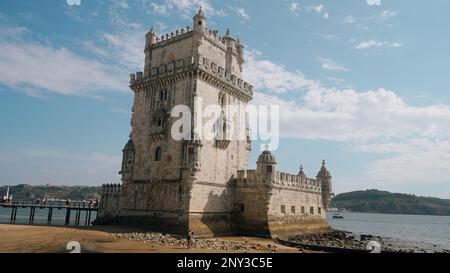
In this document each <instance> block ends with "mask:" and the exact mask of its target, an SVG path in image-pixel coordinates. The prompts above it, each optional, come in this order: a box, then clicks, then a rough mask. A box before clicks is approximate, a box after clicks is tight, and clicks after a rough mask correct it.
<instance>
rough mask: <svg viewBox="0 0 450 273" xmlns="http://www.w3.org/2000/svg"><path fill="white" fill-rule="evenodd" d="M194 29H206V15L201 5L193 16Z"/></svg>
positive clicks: (198, 30)
mask: <svg viewBox="0 0 450 273" xmlns="http://www.w3.org/2000/svg"><path fill="white" fill-rule="evenodd" d="M194 30H195V31H197V32H205V31H206V17H205V14H204V13H203V10H202V7H200V8H199V10H198V12H197V14H196V15H195V16H194Z"/></svg>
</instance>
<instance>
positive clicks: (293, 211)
mask: <svg viewBox="0 0 450 273" xmlns="http://www.w3.org/2000/svg"><path fill="white" fill-rule="evenodd" d="M291 213H292V214H295V206H291Z"/></svg>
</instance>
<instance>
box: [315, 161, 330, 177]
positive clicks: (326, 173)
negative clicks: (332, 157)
mask: <svg viewBox="0 0 450 273" xmlns="http://www.w3.org/2000/svg"><path fill="white" fill-rule="evenodd" d="M317 176H320V177H331V174H330V172H329V171H328V169H327V167H326V166H325V160H323V161H322V167H321V168H320V171H319V172H318V173H317Z"/></svg>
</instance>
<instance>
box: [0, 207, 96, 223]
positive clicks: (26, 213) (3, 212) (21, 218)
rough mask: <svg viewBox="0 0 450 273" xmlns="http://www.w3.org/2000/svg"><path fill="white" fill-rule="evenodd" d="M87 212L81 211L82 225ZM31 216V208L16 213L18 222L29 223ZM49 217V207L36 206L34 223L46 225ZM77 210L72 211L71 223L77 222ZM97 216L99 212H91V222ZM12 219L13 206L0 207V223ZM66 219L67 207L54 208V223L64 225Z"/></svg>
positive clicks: (8, 221)
mask: <svg viewBox="0 0 450 273" xmlns="http://www.w3.org/2000/svg"><path fill="white" fill-rule="evenodd" d="M85 216H86V214H85V212H84V211H82V212H81V216H80V226H84V221H85ZM29 217H30V208H19V209H18V210H17V215H16V223H17V224H28V219H29ZM47 217H48V209H39V208H36V211H35V214H34V224H37V225H46V224H47ZM75 217H76V212H75V211H74V210H72V211H71V213H70V224H71V225H74V223H75ZM95 218H97V212H95V211H92V212H91V222H92V221H94V220H95ZM10 219H11V208H3V207H0V223H3V224H7V223H10ZM65 220H66V209H64V208H62V209H56V208H55V209H53V216H52V225H64V224H65Z"/></svg>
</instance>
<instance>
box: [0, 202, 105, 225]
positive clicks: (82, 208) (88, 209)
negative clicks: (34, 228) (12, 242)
mask: <svg viewBox="0 0 450 273" xmlns="http://www.w3.org/2000/svg"><path fill="white" fill-rule="evenodd" d="M0 206H2V207H4V208H11V223H12V224H14V223H15V222H16V218H17V211H18V210H19V209H27V208H29V209H30V216H29V220H28V223H29V224H33V223H34V219H35V217H34V216H35V212H36V208H38V209H48V216H47V224H48V225H51V223H52V218H53V210H54V209H58V210H60V209H65V210H66V217H65V225H70V223H71V221H70V219H71V217H70V214H71V212H72V211H74V212H75V222H74V225H75V226H79V225H80V223H82V220H81V216H82V215H81V213H82V212H84V218H85V219H84V225H85V226H89V225H90V224H91V213H92V212H93V211H94V212H96V211H98V202H94V201H64V200H61V201H59V200H58V201H45V202H44V201H41V200H39V201H32V200H14V201H9V202H3V203H1V204H0Z"/></svg>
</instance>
